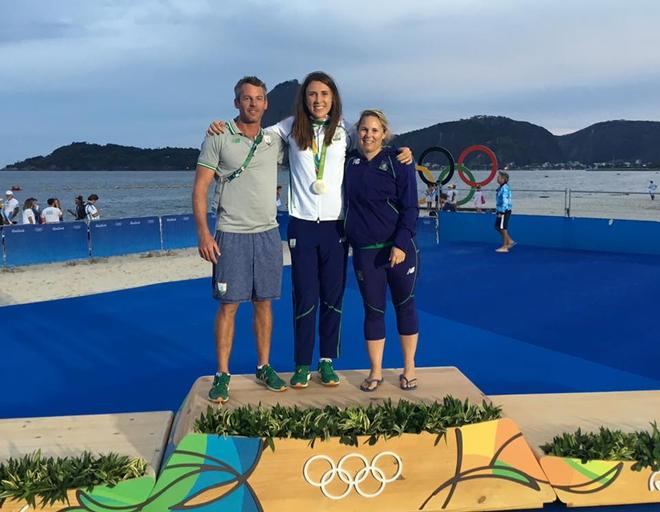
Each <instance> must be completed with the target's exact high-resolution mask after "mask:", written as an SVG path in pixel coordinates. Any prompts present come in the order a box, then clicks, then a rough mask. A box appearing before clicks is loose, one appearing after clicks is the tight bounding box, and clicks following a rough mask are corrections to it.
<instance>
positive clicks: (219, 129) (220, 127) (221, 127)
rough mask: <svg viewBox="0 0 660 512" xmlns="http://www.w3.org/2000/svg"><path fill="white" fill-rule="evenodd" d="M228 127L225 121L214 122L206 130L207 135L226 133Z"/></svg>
mask: <svg viewBox="0 0 660 512" xmlns="http://www.w3.org/2000/svg"><path fill="white" fill-rule="evenodd" d="M226 128H227V125H226V124H225V122H224V121H213V122H212V123H211V124H210V125H209V127H208V128H207V130H206V135H220V134H221V133H225V129H226Z"/></svg>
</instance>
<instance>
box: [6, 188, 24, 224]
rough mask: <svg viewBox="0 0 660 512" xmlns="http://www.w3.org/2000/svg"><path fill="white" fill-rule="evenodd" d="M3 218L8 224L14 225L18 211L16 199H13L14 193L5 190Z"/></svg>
mask: <svg viewBox="0 0 660 512" xmlns="http://www.w3.org/2000/svg"><path fill="white" fill-rule="evenodd" d="M3 208H4V217H5V219H7V223H8V224H16V216H17V215H18V212H19V210H20V208H19V204H18V199H16V197H14V192H13V191H11V190H7V192H5V204H4V207H3Z"/></svg>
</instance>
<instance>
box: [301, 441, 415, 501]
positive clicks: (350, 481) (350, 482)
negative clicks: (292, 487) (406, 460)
mask: <svg viewBox="0 0 660 512" xmlns="http://www.w3.org/2000/svg"><path fill="white" fill-rule="evenodd" d="M383 457H391V458H392V460H393V461H394V462H395V463H396V466H397V469H396V472H395V473H394V474H393V475H392V476H390V477H386V476H385V472H384V471H383V470H382V469H381V468H380V467H378V462H379V461H380V460H381V459H382V458H383ZM351 459H358V460H359V461H360V462H361V463H362V465H363V467H362V468H361V469H359V470H358V471H357V473H355V474H354V475H351V474H350V473H349V472H348V471H347V470H346V469H344V464H345V463H346V462H347V461H349V460H351ZM316 461H323V462H326V463H327V464H328V466H329V468H328V470H326V472H325V473H323V475H321V478H320V479H319V480H318V481H314V480H312V478H311V477H310V476H309V468H310V466H311V465H312V464H314V463H315V462H316ZM402 472H403V462H402V461H401V458H400V457H399V456H398V455H397V454H396V453H394V452H382V453H379V454H378V455H376V456H375V457H374V458H373V459H371V462H369V461H368V460H367V458H366V457H365V456H364V455H361V454H359V453H349V454H347V455H344V456H343V457H342V458H341V459H339V463H338V464H335V462H334V461H333V460H332V459H331V458H330V457H328V456H327V455H315V456H314V457H311V458H310V459H308V460H307V462H305V465H304V466H303V477H304V478H305V481H306V482H307V483H308V484H310V485H312V486H314V487H318V488H319V489H321V492H322V493H323V495H324V496H325V497H326V498H330V499H331V500H341V499H343V498H345V497H346V496H348V495H349V494H350V493H351V491H352V490H353V489H355V492H357V493H358V494H359V495H360V496H362V497H363V498H375V497H376V496H378V495H379V494H381V493H382V492H383V491H384V490H385V486H386V485H387V484H389V483H392V482H394V481H395V480H396V479H397V478H399V477H400V476H401V473H402ZM369 475H371V477H372V478H373V479H374V480H375V481H376V482H378V483H379V484H380V485H379V486H378V489H376V490H375V491H374V492H371V493H369V492H366V491H364V489H362V488H361V487H360V484H362V483H363V482H364V481H365V480H366V479H367V478H368V477H369ZM335 477H337V478H338V479H339V480H340V481H341V482H342V483H344V484H346V489H345V490H344V492H343V493H342V494H339V495H337V494H332V493H330V491H329V490H328V486H329V485H330V484H331V483H332V482H333V481H334V480H335Z"/></svg>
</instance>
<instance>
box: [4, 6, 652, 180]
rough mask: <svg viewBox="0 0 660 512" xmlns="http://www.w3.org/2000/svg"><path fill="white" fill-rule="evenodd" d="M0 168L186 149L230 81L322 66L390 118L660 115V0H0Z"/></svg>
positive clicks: (225, 99)
mask: <svg viewBox="0 0 660 512" xmlns="http://www.w3.org/2000/svg"><path fill="white" fill-rule="evenodd" d="M0 20H1V21H0V168H1V167H3V166H4V165H7V164H10V163H13V162H15V161H18V160H23V159H25V158H28V157H31V156H36V155H46V154H48V153H50V152H51V151H53V150H54V149H56V148H57V147H59V146H63V145H66V144H70V143H71V142H74V141H76V142H80V141H87V142H94V143H98V144H106V143H114V144H124V145H130V146H138V147H165V146H176V147H198V146H199V144H200V143H201V140H202V138H203V132H204V129H205V127H206V126H207V125H208V123H209V122H210V121H211V120H213V119H227V118H229V117H230V116H233V115H234V114H235V110H234V107H233V86H234V84H235V83H236V81H237V80H238V79H239V78H240V77H242V76H244V75H257V76H259V77H260V78H262V79H263V80H264V81H265V82H266V83H267V84H268V86H269V87H270V88H272V87H274V86H275V85H276V84H278V83H280V82H283V81H285V80H291V79H294V78H295V79H298V80H299V81H302V80H303V79H304V77H305V75H306V74H307V73H309V72H311V71H315V70H323V71H326V72H327V73H329V74H330V75H332V76H333V77H334V78H335V80H336V81H337V83H338V84H339V87H340V91H341V94H342V100H343V102H344V114H345V116H346V117H347V119H349V120H352V119H355V118H356V117H357V114H358V112H359V111H360V110H361V109H363V108H369V107H377V108H381V109H382V110H384V111H385V112H386V113H387V114H388V117H389V118H390V122H391V124H392V127H393V129H394V131H395V132H398V133H402V132H405V131H409V130H413V129H417V128H423V127H425V126H430V125H432V124H435V123H439V122H444V121H453V120H456V119H461V118H467V117H471V116H473V115H503V116H507V117H511V118H513V119H517V120H521V121H529V122H532V123H535V124H539V125H541V126H543V127H545V128H547V129H548V130H550V131H551V132H553V133H555V134H564V133H570V132H573V131H576V130H579V129H582V128H585V127H587V126H588V125H590V124H593V123H596V122H599V121H606V120H611V119H643V120H655V121H660V29H659V28H658V27H659V26H660V2H658V1H656V0H436V1H424V0H406V1H405V2H394V1H384V0H379V1H371V0H367V1H362V2H360V1H356V0H350V1H348V0H333V1H332V2H314V1H310V0H291V1H277V0H268V1H266V0H241V1H240V2H229V1H223V0H0Z"/></svg>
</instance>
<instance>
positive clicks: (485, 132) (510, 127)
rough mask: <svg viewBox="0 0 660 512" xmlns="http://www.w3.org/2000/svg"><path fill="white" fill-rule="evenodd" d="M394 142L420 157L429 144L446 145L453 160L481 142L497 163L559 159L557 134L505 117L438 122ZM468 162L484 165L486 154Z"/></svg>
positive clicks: (557, 160) (560, 155) (401, 136)
mask: <svg viewBox="0 0 660 512" xmlns="http://www.w3.org/2000/svg"><path fill="white" fill-rule="evenodd" d="M393 143H394V144H395V145H397V146H408V147H410V148H411V149H412V150H413V154H414V155H415V156H416V157H418V158H419V156H420V155H421V153H422V151H424V149H426V148H428V147H431V146H442V147H445V148H447V149H448V150H449V151H450V153H451V154H452V155H453V156H454V158H455V159H458V156H459V154H460V153H461V151H463V150H464V149H465V148H467V147H468V146H471V145H473V144H482V145H484V146H488V147H489V148H490V149H492V150H493V151H494V152H495V155H496V156H497V160H498V162H500V163H502V164H505V163H509V162H515V163H516V165H528V164H532V163H543V162H562V161H564V160H563V155H562V151H561V148H560V147H559V143H558V142H557V137H556V136H555V135H553V134H552V133H550V132H549V131H548V130H546V129H545V128H542V127H540V126H536V125H534V124H532V123H527V122H524V121H514V120H513V119H509V118H507V117H495V116H475V117H472V118H470V119H461V120H460V121H451V122H448V123H439V124H436V125H433V126H429V127H428V128H422V129H421V130H415V131H412V132H408V133H404V134H401V135H399V136H397V137H396V138H395V139H394V141H393ZM470 162H471V163H472V162H476V163H477V164H485V163H486V157H485V155H483V154H480V153H475V154H474V155H473V157H471V158H470Z"/></svg>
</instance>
